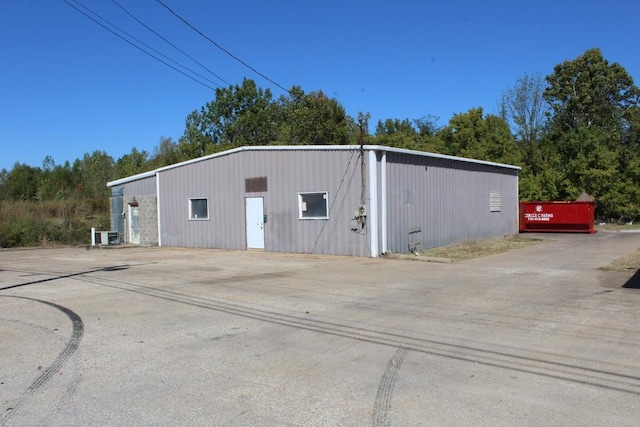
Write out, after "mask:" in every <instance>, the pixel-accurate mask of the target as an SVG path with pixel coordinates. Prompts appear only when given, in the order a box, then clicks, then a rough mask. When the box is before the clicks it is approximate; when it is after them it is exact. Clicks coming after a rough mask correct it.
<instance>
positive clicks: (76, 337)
mask: <svg viewBox="0 0 640 427" xmlns="http://www.w3.org/2000/svg"><path fill="white" fill-rule="evenodd" d="M0 297H3V298H18V299H24V300H28V301H34V302H37V303H40V304H44V305H48V306H50V307H53V308H55V309H56V310H59V311H61V312H62V313H64V314H65V315H66V316H67V317H68V318H69V319H70V320H71V322H72V324H73V332H72V333H71V338H70V339H69V341H68V342H67V344H66V345H65V347H64V348H63V349H62V351H61V352H60V354H58V357H56V358H55V360H54V361H53V363H51V364H50V365H49V366H47V368H46V369H45V370H44V371H43V372H42V374H40V375H39V376H38V377H37V378H36V379H35V380H34V381H33V382H32V383H31V385H30V386H29V387H28V388H27V391H26V392H25V393H24V394H23V395H22V397H20V399H18V401H17V402H16V403H15V404H14V405H13V406H12V407H11V408H8V409H7V410H5V411H4V413H3V414H1V415H0V425H3V424H5V423H6V422H7V420H8V419H9V418H11V416H12V415H13V414H15V413H16V412H17V411H18V410H19V409H20V407H21V406H22V405H24V403H25V402H26V401H27V400H28V399H29V398H30V397H31V396H32V395H33V394H34V393H35V392H36V391H38V389H39V388H40V387H42V386H43V385H44V384H46V383H47V381H49V380H50V379H51V377H52V376H53V375H55V374H56V373H57V372H58V371H59V370H60V368H61V367H62V365H63V364H64V363H65V362H66V361H67V360H68V359H69V357H71V355H72V354H73V353H75V352H76V350H77V349H78V346H79V345H80V340H81V339H82V335H83V334H84V323H83V322H82V319H81V318H80V316H78V314H76V313H75V312H73V311H72V310H70V309H68V308H67V307H63V306H61V305H58V304H55V303H53V302H49V301H44V300H40V299H36V298H29V297H21V296H9V295H0ZM76 380H77V378H75V379H74V381H73V384H72V385H71V388H70V389H69V390H70V391H71V392H75V389H76V388H77V383H76ZM67 393H69V391H68V392H67Z"/></svg>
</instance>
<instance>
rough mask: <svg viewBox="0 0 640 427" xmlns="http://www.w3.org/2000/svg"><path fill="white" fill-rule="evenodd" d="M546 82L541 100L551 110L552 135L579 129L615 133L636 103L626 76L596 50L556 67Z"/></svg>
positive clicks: (639, 97)
mask: <svg viewBox="0 0 640 427" xmlns="http://www.w3.org/2000/svg"><path fill="white" fill-rule="evenodd" d="M546 80H547V83H548V86H547V88H546V89H545V91H544V99H545V100H546V101H547V102H548V103H549V104H550V105H551V108H552V109H553V113H554V114H553V125H554V131H555V132H563V131H566V130H571V129H576V128H577V127H579V126H598V127H600V128H602V129H605V130H607V131H616V132H618V131H619V130H620V128H621V126H624V122H625V121H627V120H628V119H629V117H628V114H629V111H630V110H632V109H633V108H635V107H637V106H638V102H639V101H640V91H639V90H638V88H637V87H636V86H635V85H634V84H633V79H632V78H631V76H630V75H629V73H627V71H626V70H625V69H624V68H623V67H622V66H621V65H620V64H618V63H613V64H610V63H609V62H608V61H607V60H606V59H604V57H603V56H602V52H601V51H600V49H589V50H587V51H586V52H585V53H584V54H582V55H581V56H579V57H578V58H576V59H575V60H573V61H564V62H563V63H562V64H559V65H556V66H555V68H554V70H553V73H551V74H550V75H548V76H547V78H546Z"/></svg>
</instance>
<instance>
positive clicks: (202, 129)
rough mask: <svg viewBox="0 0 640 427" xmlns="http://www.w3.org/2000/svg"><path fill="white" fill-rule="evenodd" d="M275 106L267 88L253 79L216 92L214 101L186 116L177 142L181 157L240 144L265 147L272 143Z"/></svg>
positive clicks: (274, 138) (274, 132)
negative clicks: (182, 130)
mask: <svg viewBox="0 0 640 427" xmlns="http://www.w3.org/2000/svg"><path fill="white" fill-rule="evenodd" d="M276 113H277V111H276V106H275V102H274V101H273V100H272V95H271V91H270V90H269V89H265V90H263V89H261V88H258V86H257V85H256V83H255V82H254V81H253V80H249V79H244V80H243V81H242V85H240V86H238V85H235V86H230V87H229V88H219V89H216V96H215V99H214V100H213V101H211V102H208V103H207V104H206V105H205V106H204V107H202V108H201V109H200V111H199V112H198V111H197V110H196V111H193V112H192V113H191V114H189V116H188V117H187V122H186V129H185V133H184V135H183V136H182V138H181V139H180V149H181V151H182V152H183V154H184V156H185V157H187V158H193V157H198V156H203V155H206V154H210V153H213V152H216V151H219V150H222V149H227V148H234V147H239V146H243V145H266V144H269V143H272V142H274V141H275V140H276V127H275V126H274V123H275V121H276Z"/></svg>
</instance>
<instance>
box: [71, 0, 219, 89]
mask: <svg viewBox="0 0 640 427" xmlns="http://www.w3.org/2000/svg"><path fill="white" fill-rule="evenodd" d="M62 1H63V2H64V3H66V4H67V5H68V6H69V7H71V8H73V9H75V10H76V11H77V12H78V13H81V14H82V15H84V16H85V17H87V18H89V19H90V20H92V21H93V22H95V23H96V24H98V25H100V26H101V27H102V28H104V29H105V30H107V31H109V32H110V33H112V34H113V35H115V36H116V37H119V38H120V39H122V40H123V41H125V42H126V43H128V44H130V45H131V46H133V47H135V48H136V49H138V50H140V51H141V52H143V53H145V54H147V55H149V56H150V57H152V58H153V59H155V60H156V61H158V62H161V63H162V64H164V65H166V66H167V67H169V68H171V69H172V70H174V71H177V72H178V73H180V74H182V75H183V76H185V77H187V78H189V79H191V80H193V81H194V82H196V83H199V84H201V85H202V86H204V87H206V88H208V89H211V90H215V88H214V87H212V86H209V85H208V84H206V83H204V82H202V81H200V80H198V79H196V78H195V77H193V76H191V75H189V74H187V73H185V72H184V71H182V70H180V69H178V68H176V67H174V66H173V65H171V64H169V63H167V62H165V61H163V60H162V59H160V58H158V57H157V56H155V55H153V54H152V53H150V52H148V51H146V50H145V49H143V48H142V47H140V46H138V45H137V44H135V43H133V42H132V41H131V40H129V39H127V38H125V37H123V36H122V35H121V34H118V33H117V32H115V31H113V30H112V29H111V28H109V27H107V26H106V25H104V24H103V23H102V22H100V21H98V20H97V19H95V18H94V17H93V16H91V15H89V14H88V13H86V12H84V11H83V10H81V9H80V8H78V7H77V6H75V5H73V4H71V3H70V2H69V1H67V0H62ZM74 2H75V3H76V4H78V5H79V6H80V7H82V8H84V9H86V10H87V11H89V12H90V13H92V14H93V15H95V16H97V17H98V18H99V19H101V20H103V21H104V22H106V23H107V24H109V25H111V26H112V27H113V28H116V29H117V30H118V31H120V32H122V33H123V34H126V35H127V36H128V37H131V38H132V39H133V40H135V41H137V42H138V43H140V44H142V45H144V46H146V47H147V48H149V49H151V50H153V51H154V52H156V53H158V54H159V55H161V56H164V57H165V58H167V59H168V60H169V61H171V62H173V63H175V64H177V65H178V66H179V67H182V68H184V69H186V70H188V71H189V72H191V73H193V74H195V75H196V76H198V77H201V78H202V79H204V80H206V81H208V82H210V83H212V84H214V85H215V86H217V87H222V86H220V85H219V84H217V83H216V82H214V81H211V80H209V79H208V78H206V77H204V76H202V75H200V74H198V73H196V72H195V71H193V70H191V69H189V68H188V67H185V66H183V65H180V64H178V63H177V62H176V61H174V60H172V59H171V58H168V57H167V56H166V55H164V54H162V53H160V52H158V51H157V50H156V49H154V48H152V47H151V46H149V45H147V44H145V43H143V42H142V41H140V40H138V39H137V38H135V37H133V36H132V35H130V34H129V33H127V32H126V31H124V30H122V29H120V28H118V27H117V26H116V25H114V24H112V23H111V22H109V21H107V20H106V19H104V18H102V17H101V16H100V15H98V14H97V13H95V12H93V11H92V10H91V9H89V8H87V7H86V6H84V5H82V4H81V3H79V2H77V1H75V0H74Z"/></svg>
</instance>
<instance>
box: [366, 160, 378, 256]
mask: <svg viewBox="0 0 640 427" xmlns="http://www.w3.org/2000/svg"><path fill="white" fill-rule="evenodd" d="M367 154H368V159H367V160H368V163H369V208H368V209H367V210H368V218H367V222H368V224H369V238H370V242H369V248H370V255H371V257H372V258H376V257H377V256H378V255H379V252H378V173H377V172H378V162H377V159H376V152H375V151H374V150H369V151H367Z"/></svg>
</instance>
